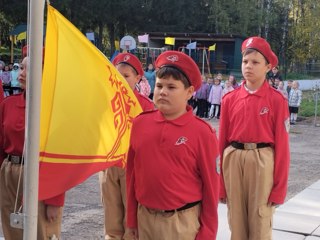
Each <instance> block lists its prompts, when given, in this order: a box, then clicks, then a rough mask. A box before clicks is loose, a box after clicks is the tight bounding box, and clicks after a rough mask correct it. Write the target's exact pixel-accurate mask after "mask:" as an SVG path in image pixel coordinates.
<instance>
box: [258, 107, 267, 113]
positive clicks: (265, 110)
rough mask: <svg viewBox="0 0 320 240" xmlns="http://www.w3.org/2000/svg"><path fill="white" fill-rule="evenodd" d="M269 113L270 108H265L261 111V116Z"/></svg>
mask: <svg viewBox="0 0 320 240" xmlns="http://www.w3.org/2000/svg"><path fill="white" fill-rule="evenodd" d="M268 112H269V108H268V107H263V108H261V110H260V115H264V114H267V113H268Z"/></svg>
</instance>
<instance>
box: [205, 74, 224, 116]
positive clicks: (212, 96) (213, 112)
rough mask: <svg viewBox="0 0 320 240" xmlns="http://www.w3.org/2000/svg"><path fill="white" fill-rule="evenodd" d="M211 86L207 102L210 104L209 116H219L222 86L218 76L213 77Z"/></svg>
mask: <svg viewBox="0 0 320 240" xmlns="http://www.w3.org/2000/svg"><path fill="white" fill-rule="evenodd" d="M213 83H214V84H213V85H212V87H211V90H210V93H209V97H208V102H209V103H210V104H211V108H210V112H209V118H210V119H212V118H214V117H215V118H217V119H219V118H220V104H221V98H222V87H221V85H220V84H221V80H220V78H215V79H214V81H213Z"/></svg>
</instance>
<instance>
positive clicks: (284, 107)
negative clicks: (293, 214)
mask: <svg viewBox="0 0 320 240" xmlns="http://www.w3.org/2000/svg"><path fill="white" fill-rule="evenodd" d="M244 84H245V82H244V83H243V84H242V85H241V87H240V88H238V89H236V90H234V91H232V92H230V93H228V94H227V95H225V96H224V98H223V100H222V106H221V119H220V127H219V146H220V155H221V156H223V151H224V149H225V148H226V147H228V146H229V145H230V143H231V142H232V141H237V142H241V143H261V142H263V143H270V144H271V145H272V146H273V147H274V153H275V154H274V174H273V188H272V191H271V194H270V196H269V201H270V202H274V203H276V204H281V203H283V202H284V199H285V196H286V193H287V182H288V174H289V163H290V152H289V134H288V131H289V111H288V101H287V100H286V99H285V97H284V96H283V95H282V94H281V93H280V92H279V91H277V90H276V89H274V88H272V87H270V85H269V84H268V82H267V81H265V82H264V84H263V85H262V86H261V87H260V88H259V89H258V90H257V91H256V92H255V93H252V94H251V93H249V92H248V91H247V90H246V89H245V88H244ZM222 162H223V159H222V158H221V166H222ZM220 197H221V198H225V197H226V191H225V187H224V181H223V173H222V174H221V187H220Z"/></svg>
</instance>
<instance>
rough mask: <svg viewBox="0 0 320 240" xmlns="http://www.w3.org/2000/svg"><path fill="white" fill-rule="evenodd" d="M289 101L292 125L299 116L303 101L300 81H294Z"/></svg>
mask: <svg viewBox="0 0 320 240" xmlns="http://www.w3.org/2000/svg"><path fill="white" fill-rule="evenodd" d="M288 101H289V112H290V123H291V124H292V125H295V124H296V121H297V117H298V111H299V107H300V104H301V101H302V91H301V90H300V89H299V82H297V81H293V83H292V88H291V90H290V94H289V98H288Z"/></svg>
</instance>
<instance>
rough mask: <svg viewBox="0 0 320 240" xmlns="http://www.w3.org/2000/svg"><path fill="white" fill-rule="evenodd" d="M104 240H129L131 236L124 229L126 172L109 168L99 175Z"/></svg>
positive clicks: (117, 168)
mask: <svg viewBox="0 0 320 240" xmlns="http://www.w3.org/2000/svg"><path fill="white" fill-rule="evenodd" d="M99 182H100V190H101V195H102V204H103V207H104V229H105V239H106V240H111V239H112V240H129V239H133V236H132V235H131V234H130V233H129V231H128V230H127V228H126V203H127V198H126V172H125V169H123V168H119V167H110V168H108V169H106V170H104V171H101V172H100V173H99Z"/></svg>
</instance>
